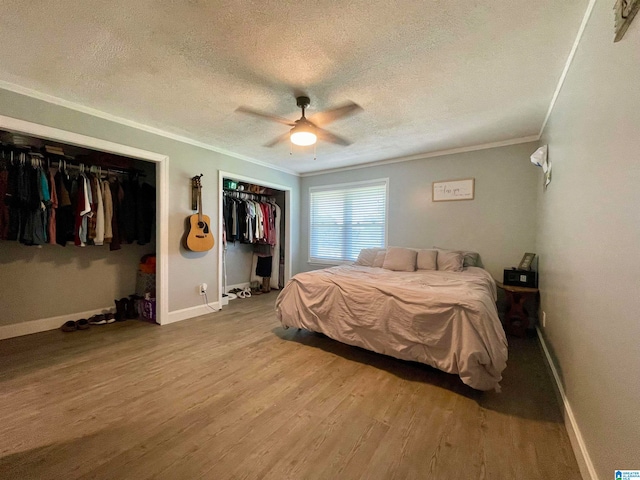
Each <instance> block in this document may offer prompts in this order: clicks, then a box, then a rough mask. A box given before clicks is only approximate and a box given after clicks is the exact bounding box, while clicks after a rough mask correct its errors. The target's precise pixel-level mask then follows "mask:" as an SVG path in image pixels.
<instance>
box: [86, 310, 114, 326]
mask: <svg viewBox="0 0 640 480" xmlns="http://www.w3.org/2000/svg"><path fill="white" fill-rule="evenodd" d="M115 321H116V316H115V315H114V314H113V313H99V314H98V315H94V316H93V317H91V318H89V324H90V325H106V324H108V323H113V322H115Z"/></svg>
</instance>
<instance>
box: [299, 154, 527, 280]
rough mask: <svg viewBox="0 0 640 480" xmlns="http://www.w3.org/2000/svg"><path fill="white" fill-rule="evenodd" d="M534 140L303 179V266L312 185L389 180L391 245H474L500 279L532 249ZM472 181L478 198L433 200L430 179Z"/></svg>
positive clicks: (307, 266) (308, 266)
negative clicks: (454, 200) (507, 269)
mask: <svg viewBox="0 0 640 480" xmlns="http://www.w3.org/2000/svg"><path fill="white" fill-rule="evenodd" d="M536 148H537V144H536V143H527V144H521V145H512V146H508V147H501V148H493V149H487V150H480V151H476V152H469V153H460V154H455V155H446V156H442V157H436V158H427V159H423V160H415V161H411V162H403V163H393V164H388V165H381V166H377V167H370V168H363V169H354V170H348V171H343V172H336V173H329V174H325V175H314V176H309V177H303V179H302V184H301V193H302V200H301V217H300V218H301V222H300V231H301V234H300V242H301V243H300V255H301V256H300V261H299V264H300V268H301V270H312V269H314V268H320V267H322V266H320V265H311V264H309V263H308V258H309V234H308V232H309V188H310V187H314V186H318V185H331V184H337V183H346V182H355V181H362V180H371V179H377V178H389V214H388V244H389V245H393V246H404V247H432V246H434V245H435V246H438V247H445V248H448V247H450V248H460V249H470V250H475V251H477V252H479V253H480V256H481V258H482V261H483V263H484V266H485V268H486V269H487V270H488V271H489V272H490V273H491V274H492V275H493V276H494V277H495V278H497V279H500V278H502V270H503V269H504V268H508V267H510V266H512V265H517V264H518V262H519V261H520V259H521V258H522V254H523V253H524V252H525V251H534V250H533V248H534V245H535V228H536V214H535V211H536V195H537V190H538V186H537V185H536V179H537V173H538V169H537V168H536V167H534V166H533V165H532V164H531V162H530V161H529V156H530V155H531V153H533V151H535V149H536ZM469 177H473V178H475V200H472V201H459V202H435V203H434V202H432V201H431V183H432V182H434V181H438V180H451V179H456V178H469Z"/></svg>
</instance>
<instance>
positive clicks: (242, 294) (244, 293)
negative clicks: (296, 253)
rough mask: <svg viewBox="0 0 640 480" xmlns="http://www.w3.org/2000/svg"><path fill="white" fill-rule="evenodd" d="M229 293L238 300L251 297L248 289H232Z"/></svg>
mask: <svg viewBox="0 0 640 480" xmlns="http://www.w3.org/2000/svg"><path fill="white" fill-rule="evenodd" d="M229 293H233V294H234V295H235V296H237V297H238V298H249V297H250V296H251V289H250V288H249V287H245V288H232V289H231V290H229Z"/></svg>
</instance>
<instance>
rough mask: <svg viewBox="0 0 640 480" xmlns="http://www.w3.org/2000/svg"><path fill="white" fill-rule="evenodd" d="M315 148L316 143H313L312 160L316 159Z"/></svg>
mask: <svg viewBox="0 0 640 480" xmlns="http://www.w3.org/2000/svg"><path fill="white" fill-rule="evenodd" d="M317 147H318V143H317V142H316V143H314V144H313V159H314V160H315V159H316V150H317Z"/></svg>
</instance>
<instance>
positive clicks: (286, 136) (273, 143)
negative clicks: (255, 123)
mask: <svg viewBox="0 0 640 480" xmlns="http://www.w3.org/2000/svg"><path fill="white" fill-rule="evenodd" d="M289 135H290V132H286V133H283V134H282V135H280V136H279V137H276V138H274V139H273V140H271V141H270V142H269V143H265V144H264V146H265V147H269V148H271V147H275V146H276V145H277V144H279V143H280V142H286V141H287V140H289Z"/></svg>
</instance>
